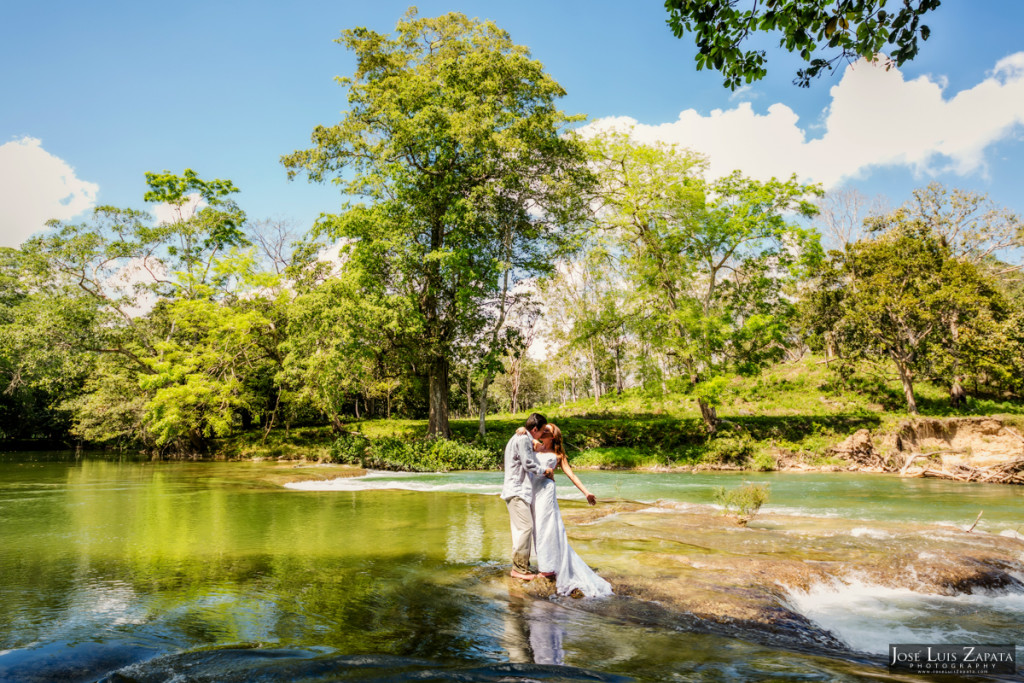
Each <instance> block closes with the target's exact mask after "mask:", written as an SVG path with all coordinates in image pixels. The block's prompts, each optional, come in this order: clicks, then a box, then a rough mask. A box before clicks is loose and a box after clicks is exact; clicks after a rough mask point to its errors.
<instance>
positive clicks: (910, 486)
mask: <svg viewBox="0 0 1024 683" xmlns="http://www.w3.org/2000/svg"><path fill="white" fill-rule="evenodd" d="M577 474H579V476H580V477H581V478H582V479H583V481H584V483H585V484H586V486H587V488H588V489H590V491H591V492H592V493H594V494H595V495H596V496H597V497H598V498H599V499H604V500H609V499H619V500H631V501H641V502H649V503H654V502H656V501H659V500H664V501H673V502H679V503H693V504H700V505H710V504H712V503H713V500H714V498H713V492H714V489H715V487H718V486H724V487H726V488H729V487H733V486H739V485H741V484H743V483H746V482H754V483H766V484H768V485H769V486H770V489H771V495H770V499H769V502H768V503H766V504H765V506H764V507H763V508H762V510H763V511H764V512H774V513H779V514H798V515H810V516H814V517H825V518H829V517H835V518H842V519H863V520H865V521H870V520H877V521H902V522H920V523H929V524H948V525H952V526H961V527H970V526H971V524H973V523H974V520H975V519H977V516H978V513H979V512H981V511H984V513H983V514H982V517H981V520H980V521H979V522H978V527H977V529H978V531H988V532H990V533H1006V534H1008V535H1010V534H1014V533H1016V532H1019V533H1020V534H1021V535H1022V536H1024V487H1020V486H1005V485H998V484H996V485H983V484H967V483H961V482H955V481H947V480H942V479H900V478H899V477H896V476H893V475H877V474H854V473H841V474H835V473H788V472H782V473H776V472H772V473H753V472H743V473H731V472H730V473H724V472H714V473H693V474H691V473H671V472H656V473H646V472H615V471H587V470H583V471H579V472H577ZM298 487H299V488H306V489H310V490H312V489H318V490H332V491H364V490H382V489H404V490H411V491H423V492H427V491H448V492H455V491H458V492H465V493H476V494H485V495H486V494H497V493H498V492H499V491H500V490H501V476H500V473H494V472H459V473H447V474H406V473H396V472H374V473H371V474H370V475H369V476H367V477H360V478H357V479H341V480H335V481H333V482H316V483H314V482H309V483H306V484H300V485H298ZM558 497H559V498H562V499H569V500H582V498H583V497H582V496H581V495H580V493H579V491H578V490H577V489H576V488H575V487H574V486H573V485H572V484H571V482H569V480H568V478H567V477H564V476H562V477H559V478H558Z"/></svg>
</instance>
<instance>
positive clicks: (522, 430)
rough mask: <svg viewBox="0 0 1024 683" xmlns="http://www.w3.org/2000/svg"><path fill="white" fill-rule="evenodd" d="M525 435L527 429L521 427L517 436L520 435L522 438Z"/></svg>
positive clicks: (517, 431)
mask: <svg viewBox="0 0 1024 683" xmlns="http://www.w3.org/2000/svg"><path fill="white" fill-rule="evenodd" d="M525 433H526V427H520V428H519V429H517V430H516V434H518V435H519V436H522V435H523V434H525Z"/></svg>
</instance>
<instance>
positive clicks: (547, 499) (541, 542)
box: [533, 423, 612, 598]
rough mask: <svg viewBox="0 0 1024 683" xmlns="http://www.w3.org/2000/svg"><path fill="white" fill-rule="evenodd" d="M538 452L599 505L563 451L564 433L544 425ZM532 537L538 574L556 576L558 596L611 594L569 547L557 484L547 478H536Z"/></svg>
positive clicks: (546, 464) (546, 463)
mask: <svg viewBox="0 0 1024 683" xmlns="http://www.w3.org/2000/svg"><path fill="white" fill-rule="evenodd" d="M535 445H536V444H535ZM535 450H536V453H537V459H538V460H539V461H540V463H541V466H542V467H544V468H545V469H546V468H551V469H555V468H557V467H561V468H562V471H563V472H565V475H566V476H567V477H569V479H570V480H571V481H572V483H573V484H575V485H576V488H578V489H579V490H580V492H582V493H583V495H584V496H586V498H587V502H588V503H590V504H591V505H593V504H595V503H596V502H597V498H596V497H595V496H594V494H592V493H591V492H590V491H588V490H587V487H585V486H584V485H583V483H582V482H581V481H580V480H579V478H578V477H577V476H576V475H575V474H574V473H573V471H572V467H571V466H570V465H569V460H568V458H566V457H565V450H564V449H563V448H562V432H561V430H559V429H558V427H556V426H555V425H553V424H551V423H548V424H547V425H545V426H544V428H543V429H542V430H541V436H540V440H539V446H537V447H536V449H535ZM533 534H534V543H535V544H536V546H537V567H538V570H539V573H540V574H541V575H543V576H550V575H551V574H552V573H553V574H554V575H555V588H556V590H557V592H558V594H559V595H569V594H571V593H572V592H573V591H574V590H576V589H579V591H580V592H581V593H583V595H584V596H586V597H588V598H594V597H601V596H605V595H611V594H612V587H611V584H609V583H608V582H607V581H605V580H604V579H602V578H601V577H600V576H598V575H597V574H596V573H595V572H594V570H593V569H591V568H590V567H588V566H587V563H586V562H584V561H583V560H582V559H581V558H580V556H579V555H577V554H576V551H575V550H573V549H572V547H571V546H570V545H569V539H568V538H566V535H565V524H564V523H563V522H562V511H561V510H559V508H558V498H557V496H556V495H555V482H554V481H553V480H551V479H548V478H547V477H534V478H533Z"/></svg>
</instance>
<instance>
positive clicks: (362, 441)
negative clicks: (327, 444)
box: [330, 434, 370, 465]
mask: <svg viewBox="0 0 1024 683" xmlns="http://www.w3.org/2000/svg"><path fill="white" fill-rule="evenodd" d="M369 445H370V440H369V439H367V438H366V437H364V436H360V435H359V434H342V435H341V436H339V437H338V438H337V439H335V440H334V443H332V444H331V450H330V459H331V462H339V463H343V464H346V465H363V461H364V459H365V458H366V449H367V448H368V447H369Z"/></svg>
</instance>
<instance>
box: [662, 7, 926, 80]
mask: <svg viewBox="0 0 1024 683" xmlns="http://www.w3.org/2000/svg"><path fill="white" fill-rule="evenodd" d="M738 4H740V3H739V2H738V0H666V2H665V9H666V10H667V11H668V15H669V16H668V22H667V23H668V25H669V28H670V29H671V30H672V33H673V34H674V35H675V36H676V37H677V38H682V37H683V36H684V35H686V34H692V35H693V38H694V42H695V43H696V46H697V54H696V55H695V57H694V59H695V61H696V63H697V70H698V71H699V70H702V69H705V68H708V69H715V70H716V71H719V72H721V73H722V75H723V76H724V77H725V80H724V85H725V87H727V88H730V89H732V90H735V89H736V88H737V87H738V86H739V85H740V84H741V83H744V82H746V83H750V82H751V81H756V80H760V79H761V78H763V77H764V76H765V75H766V74H767V69H766V68H765V66H764V65H765V52H764V51H763V50H743V49H741V45H742V44H743V42H744V41H745V40H747V39H748V38H750V37H751V35H752V34H754V33H758V32H764V33H778V34H781V35H780V36H779V45H780V46H781V47H783V48H785V49H786V50H787V51H789V52H794V53H797V54H799V55H800V57H801V58H802V59H803V60H804V61H806V62H808V63H809V66H808V67H807V68H805V69H800V70H799V71H797V76H796V79H794V83H795V84H797V85H799V86H800V87H804V88H806V87H808V86H809V85H810V82H811V80H812V79H814V78H816V77H818V76H820V75H821V74H822V73H823V72H824V71H825V70H830V71H834V70H835V69H836V68H838V66H839V65H840V64H841V63H843V62H847V63H849V62H852V61H854V60H855V59H857V58H858V57H863V58H865V59H874V58H875V56H876V55H877V54H878V53H879V51H880V50H881V49H882V47H883V46H884V45H885V44H886V42H888V43H889V44H894V45H895V46H896V48H895V50H894V51H893V53H892V55H891V58H892V60H893V62H894V63H895V64H896V65H897V66H898V65H900V64H903V63H904V62H905V61H908V60H911V59H913V58H914V57H915V56H916V55H917V52H918V42H917V41H918V37H920V39H921V40H928V37H929V36H930V35H931V31H930V30H929V28H928V27H927V26H925V25H924V24H921V23H920V19H921V17H923V16H924V15H925V14H927V13H928V12H931V11H933V10H935V9H936V8H938V6H939V4H940V3H939V0H907V1H906V2H904V3H903V5H902V7H900V8H899V9H898V10H897V11H894V12H888V11H886V10H884V9H882V7H884V6H885V4H886V2H885V0H839V1H838V2H837V1H834V0H773V1H772V2H768V3H765V4H764V5H763V6H760V7H759V6H758V2H757V0H750V9H748V10H746V11H740V10H738V9H736V5H738ZM827 48H833V49H838V52H834V53H831V54H830V55H829V56H826V57H822V56H819V54H820V52H821V51H823V50H825V49H827Z"/></svg>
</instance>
